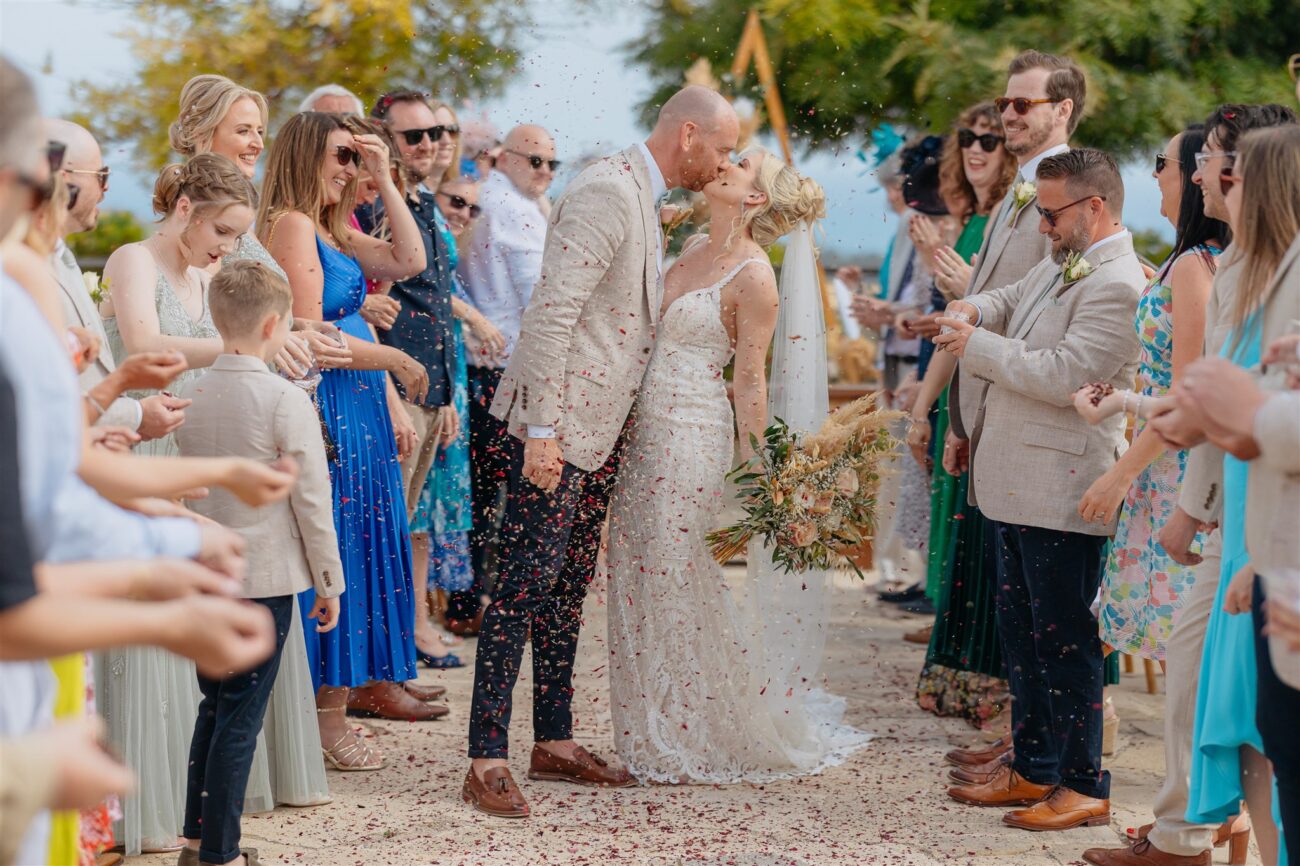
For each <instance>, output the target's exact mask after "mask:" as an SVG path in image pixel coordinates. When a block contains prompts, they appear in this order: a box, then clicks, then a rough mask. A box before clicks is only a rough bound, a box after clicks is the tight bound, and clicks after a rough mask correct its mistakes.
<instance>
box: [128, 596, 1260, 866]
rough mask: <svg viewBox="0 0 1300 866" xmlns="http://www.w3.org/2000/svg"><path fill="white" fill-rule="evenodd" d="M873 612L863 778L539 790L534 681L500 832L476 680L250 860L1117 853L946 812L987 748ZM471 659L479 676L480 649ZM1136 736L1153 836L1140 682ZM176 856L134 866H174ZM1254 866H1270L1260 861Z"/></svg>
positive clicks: (838, 648)
mask: <svg viewBox="0 0 1300 866" xmlns="http://www.w3.org/2000/svg"><path fill="white" fill-rule="evenodd" d="M605 603H606V598H605V593H604V586H603V585H600V586H597V587H596V588H595V589H594V591H593V592H592V594H591V596H590V597H589V599H588V602H587V606H586V611H585V614H586V624H585V626H584V629H583V633H582V645H581V647H580V649H579V653H578V672H577V678H576V679H577V689H578V692H577V699H576V700H575V704H574V710H575V714H576V715H577V717H578V730H577V736H578V739H579V740H580V741H581V742H583V743H586V744H587V745H589V746H593V747H595V748H597V749H598V750H601V751H604V752H608V751H609V745H608V744H609V742H610V714H609V708H608V705H607V696H608V684H607V681H606V657H605V652H606V643H605ZM884 607H885V606H882V605H880V604H878V603H875V602H874V593H871V592H869V591H867V590H866V589H865V588H864V587H863V586H862V584H861V582H860V581H859V580H857V579H855V578H852V577H849V576H843V577H841V578H840V579H838V580H837V584H836V588H835V597H834V600H833V611H834V614H833V633H832V637H831V641H830V646H829V660H828V665H827V671H826V673H827V676H828V679H829V685H830V688H831V689H832V690H833V691H835V692H838V693H840V694H844V695H847V697H848V700H849V715H848V720H849V721H850V722H852V723H853V724H855V725H858V726H860V727H864V728H867V729H870V730H872V731H873V732H875V733H876V735H877V739H876V740H875V742H873V743H872V744H871V745H870V746H869V747H868V748H867V749H865V750H863V751H860V752H859V753H858V754H856V755H854V756H853V757H852V758H851V759H850V760H849V762H848V763H846V764H845V765H843V766H841V767H837V768H834V769H832V770H829V771H827V772H826V773H825V774H823V775H821V776H818V777H815V778H811V779H807V780H804V781H792V782H783V783H780V784H775V785H768V786H764V787H761V788H760V787H752V786H738V787H730V788H707V787H704V788H702V787H692V788H667V787H653V788H631V789H626V790H619V791H594V790H591V789H587V788H578V787H571V786H563V785H553V784H546V783H537V782H530V781H528V780H527V779H526V778H525V777H524V773H525V772H526V769H527V755H528V750H529V748H530V747H531V740H530V732H531V723H530V719H529V717H528V704H529V701H528V700H527V698H526V697H522V696H525V695H527V694H528V692H527V691H526V690H529V689H531V687H532V685H531V668H530V665H529V664H528V662H527V661H525V665H524V668H523V670H524V672H525V674H524V676H523V677H522V679H523V682H521V683H520V686H519V692H518V694H519V695H520V696H521V699H520V700H518V701H516V712H515V718H514V720H513V727H512V736H513V737H514V741H515V743H516V744H517V745H516V758H515V759H514V761H513V768H514V770H515V775H516V778H518V779H519V780H520V784H521V785H522V786H523V790H524V792H525V794H526V796H527V797H528V798H529V801H530V802H531V804H532V806H533V814H534V816H535V817H533V818H532V819H530V820H527V821H510V820H503V819H493V818H489V817H486V816H483V815H480V814H477V813H475V812H473V811H471V810H470V809H469V808H468V807H466V806H464V805H463V804H462V803H461V801H460V787H461V782H462V780H463V778H464V775H465V768H466V765H467V762H466V759H465V758H464V757H463V755H464V744H465V713H466V712H467V707H468V706H469V691H470V681H471V677H472V674H471V670H470V669H469V668H465V669H462V670H459V671H453V672H450V673H447V674H438V675H436V676H435V675H434V674H433V673H432V672H429V671H424V672H423V673H422V675H421V680H422V681H424V682H440V683H443V684H445V685H446V686H448V689H449V697H450V699H451V703H450V705H451V708H452V714H451V716H450V717H448V718H447V719H446V720H444V721H441V722H434V723H417V724H405V723H393V722H367V725H368V726H369V727H370V728H371V729H372V730H373V731H374V734H375V738H376V741H377V743H378V745H379V746H380V747H381V748H382V749H383V750H384V751H385V752H386V753H387V755H388V759H389V767H388V768H387V769H386V770H384V771H381V772H379V773H351V774H344V773H331V774H330V785H331V789H332V792H333V795H334V802H333V803H332V804H331V805H329V806H324V807H321V808H317V809H310V810H305V811H304V810H294V809H281V810H279V811H277V812H275V813H272V814H269V815H262V816H246V817H245V820H244V844H245V845H248V846H252V847H256V848H258V849H259V851H260V856H261V861H262V862H263V863H288V864H311V866H329V864H367V866H378V864H403V866H405V864H417V863H425V864H440V866H441V864H446V866H532V864H573V866H604V864H637V866H640V864H646V866H679V864H680V866H706V864H707V866H714V864H717V866H722V864H729V866H823V864H827V866H829V864H852V866H857V864H890V866H928V864H936V863H943V864H949V863H952V864H970V866H983V864H994V863H1000V864H1016V866H1040V864H1041V866H1046V864H1069V863H1081V862H1082V861H1081V860H1080V859H1079V854H1080V852H1082V850H1083V849H1084V848H1087V847H1090V846H1092V845H1106V844H1110V843H1113V842H1114V841H1115V839H1116V838H1117V837H1116V835H1115V832H1114V831H1113V830H1111V829H1108V828H1104V827H1101V828H1093V829H1080V830H1072V831H1069V832H1065V833H1049V834H1039V833H1027V832H1024V831H1020V830H1015V829H1011V828H1008V827H1003V826H1002V825H1001V824H1000V823H999V817H1000V814H1001V812H1000V810H997V809H991V810H981V809H975V808H969V807H964V806H959V805H958V804H956V803H954V802H952V801H951V800H949V799H948V797H947V796H946V795H945V794H944V787H945V784H944V781H943V780H944V779H945V777H946V768H945V767H943V766H942V755H943V753H944V752H945V751H946V750H947V749H949V748H951V747H952V746H953V745H965V744H967V743H969V742H971V740H972V739H973V737H972V732H971V730H970V729H969V728H967V727H966V726H965V725H964V724H962V723H959V722H957V721H953V720H940V719H936V718H935V717H933V716H930V715H928V714H926V713H923V712H921V711H920V710H919V709H918V708H917V707H916V704H915V702H914V701H913V700H912V690H913V686H914V683H915V677H916V673H917V671H918V670H919V668H920V665H921V657H922V652H923V650H922V648H920V647H917V646H914V645H912V644H907V643H904V642H903V641H902V640H901V639H900V638H901V635H902V634H903V632H904V631H907V630H911V629H913V628H915V627H916V626H917V625H919V621H918V620H917V619H916V618H914V617H904V618H900V617H899V616H897V615H896V614H894V612H893V611H892V609H891V610H885V609H884ZM466 649H467V650H469V651H468V652H467V653H466V654H465V657H466V658H469V659H472V658H473V652H472V647H467V648H466ZM1115 695H1116V703H1117V705H1118V708H1119V712H1120V715H1121V717H1122V718H1123V724H1122V726H1121V733H1120V741H1121V748H1120V751H1119V754H1117V755H1116V756H1115V757H1114V758H1113V759H1111V760H1110V761H1109V763H1108V766H1110V767H1111V768H1112V769H1120V770H1122V772H1117V773H1115V788H1114V791H1113V794H1112V797H1113V799H1112V801H1111V808H1112V810H1113V813H1114V816H1115V817H1114V822H1113V824H1114V826H1115V827H1117V828H1124V827H1130V826H1136V825H1138V824H1140V823H1143V822H1144V821H1147V820H1150V819H1149V814H1150V813H1149V805H1148V804H1149V803H1150V802H1151V799H1152V797H1153V796H1154V794H1155V791H1156V788H1157V785H1158V783H1159V781H1160V778H1161V773H1162V767H1163V759H1162V755H1161V751H1160V744H1159V736H1160V730H1161V711H1162V705H1163V697H1162V696H1160V695H1156V696H1150V695H1147V694H1146V692H1145V686H1144V682H1143V679H1142V677H1141V676H1140V675H1138V676H1126V677H1125V679H1124V682H1123V684H1122V685H1121V686H1119V687H1118V689H1116V690H1115ZM1215 861H1216V862H1226V860H1225V859H1224V856H1223V854H1222V853H1217V854H1216V858H1215ZM175 862H176V855H175V854H171V855H166V856H163V855H157V856H151V857H141V858H139V859H133V860H132V861H130V863H131V864H137V863H138V864H150V866H155V864H157V866H161V864H168V866H171V864H174V863H175ZM1250 862H1252V863H1257V862H1258V861H1257V860H1254V859H1252V860H1251V861H1250Z"/></svg>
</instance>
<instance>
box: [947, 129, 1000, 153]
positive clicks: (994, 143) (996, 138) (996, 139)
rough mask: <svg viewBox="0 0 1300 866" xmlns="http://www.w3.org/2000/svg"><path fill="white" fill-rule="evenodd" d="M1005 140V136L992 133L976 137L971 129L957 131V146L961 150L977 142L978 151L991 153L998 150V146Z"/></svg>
mask: <svg viewBox="0 0 1300 866" xmlns="http://www.w3.org/2000/svg"><path fill="white" fill-rule="evenodd" d="M1006 140H1007V138H1006V136H1005V135H997V134H995V133H992V132H986V133H984V134H983V135H976V134H975V130H973V129H959V130H957V145H958V146H959V147H960V148H961V149H962V150H966V149H968V148H970V147H971V146H973V145H974V144H975V142H977V141H978V142H979V145H980V150H982V151H984V152H985V153H992V152H993V151H995V150H997V149H998V145H999V144H1001V143H1002V142H1004V141H1006Z"/></svg>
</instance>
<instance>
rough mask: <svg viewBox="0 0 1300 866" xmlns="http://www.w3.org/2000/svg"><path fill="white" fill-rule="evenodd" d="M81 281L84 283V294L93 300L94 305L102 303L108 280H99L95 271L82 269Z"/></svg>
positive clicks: (106, 292) (105, 294) (106, 291)
mask: <svg viewBox="0 0 1300 866" xmlns="http://www.w3.org/2000/svg"><path fill="white" fill-rule="evenodd" d="M81 281H82V282H83V283H85V284H86V294H88V295H90V299H91V300H92V301H94V302H95V306H97V307H98V306H99V305H100V304H102V303H104V298H105V297H106V296H107V294H108V282H107V281H104V282H100V279H99V274H98V273H97V272H95V271H82V272H81Z"/></svg>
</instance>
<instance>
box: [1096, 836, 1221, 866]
mask: <svg viewBox="0 0 1300 866" xmlns="http://www.w3.org/2000/svg"><path fill="white" fill-rule="evenodd" d="M1083 859H1084V860H1087V861H1088V862H1089V863H1091V864H1093V866H1210V864H1211V863H1212V862H1213V861H1212V860H1211V858H1210V852H1209V851H1202V852H1201V853H1200V854H1192V855H1185V854H1166V853H1165V852H1164V851H1161V850H1160V849H1159V848H1157V847H1156V846H1155V845H1152V844H1151V840H1150V839H1139V840H1138V841H1137V842H1136V843H1134V844H1133V845H1132V846H1131V847H1128V848H1089V849H1088V850H1087V851H1084V852H1083Z"/></svg>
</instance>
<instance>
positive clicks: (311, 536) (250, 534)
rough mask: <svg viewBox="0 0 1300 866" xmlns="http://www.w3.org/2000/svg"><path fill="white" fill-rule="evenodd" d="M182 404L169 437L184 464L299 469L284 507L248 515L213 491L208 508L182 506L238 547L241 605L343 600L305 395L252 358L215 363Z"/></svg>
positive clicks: (321, 457) (329, 502)
mask: <svg viewBox="0 0 1300 866" xmlns="http://www.w3.org/2000/svg"><path fill="white" fill-rule="evenodd" d="M181 396H184V397H187V398H189V399H191V400H193V401H194V402H193V403H192V404H190V407H189V408H188V409H186V410H185V423H184V424H183V425H181V427H180V429H179V430H177V431H176V443H177V445H178V446H179V447H180V450H181V454H182V455H184V456H186V457H247V458H249V459H251V460H256V461H258V462H259V463H270V462H271V461H273V460H276V459H278V458H279V457H283V456H286V455H287V456H290V457H292V458H294V460H296V461H298V467H299V475H298V483H297V484H296V485H295V486H294V488H293V492H292V493H290V494H289V498H288V499H284V500H281V501H280V502H274V503H272V504H270V505H264V506H262V507H261V508H254V507H252V506H248V505H245V504H244V503H243V502H241V501H240V500H239V499H238V498H237V497H236V496H235V495H234V494H232V493H230V492H229V491H226V490H222V489H220V488H213V489H212V491H211V493H210V494H209V495H208V498H207V499H200V500H197V501H195V502H194V503H192V504H191V506H190V507H192V508H193V509H194V510H195V511H197V512H198V513H199V514H202V515H203V516H204V517H208V518H211V519H212V520H215V521H216V522H218V523H220V524H222V525H223V526H226V527H229V528H230V529H233V530H235V531H236V532H238V533H239V534H240V535H242V536H243V537H244V540H245V542H246V543H247V549H246V554H245V556H246V559H247V561H248V569H247V574H246V575H245V577H244V596H245V597H246V598H272V597H275V596H279V595H292V594H296V593H299V592H302V591H303V590H305V589H307V588H308V587H315V589H316V595H317V596H318V597H322V598H332V597H334V596H337V595H339V594H341V593H342V592H343V587H344V582H343V565H342V563H341V562H340V561H339V540H338V535H337V534H336V533H335V530H334V496H333V492H332V490H331V488H330V476H329V466H328V465H327V464H326V457H325V443H324V440H323V438H322V437H321V428H320V417H319V416H318V415H317V414H316V410H315V409H314V408H312V404H311V398H310V397H308V396H307V393H306V392H305V391H303V390H302V389H301V388H298V387H297V386H296V385H293V384H291V383H290V382H288V381H286V380H285V379H282V378H280V377H279V376H277V375H276V374H275V373H272V372H271V371H270V370H268V369H267V367H266V363H265V362H264V361H262V360H261V359H260V358H253V357H248V356H245V355H220V356H218V358H217V360H216V361H215V362H213V364H212V368H211V369H210V370H208V372H207V373H205V374H203V375H202V376H200V377H199V378H198V379H195V380H194V381H193V382H191V383H190V384H189V385H187V386H186V387H185V388H184V389H183V393H182V395H181Z"/></svg>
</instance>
